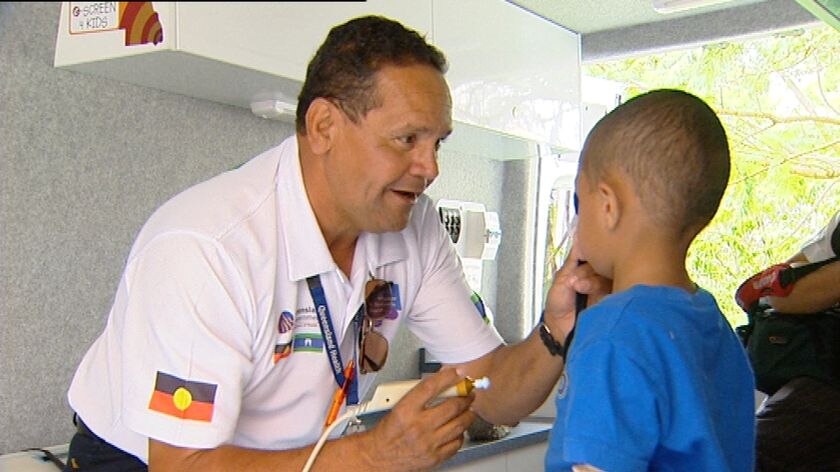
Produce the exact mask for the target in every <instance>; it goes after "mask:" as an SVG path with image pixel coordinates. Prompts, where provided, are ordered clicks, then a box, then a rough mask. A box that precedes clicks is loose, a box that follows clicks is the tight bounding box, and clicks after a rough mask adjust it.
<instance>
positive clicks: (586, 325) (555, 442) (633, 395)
mask: <svg viewBox="0 0 840 472" xmlns="http://www.w3.org/2000/svg"><path fill="white" fill-rule="evenodd" d="M729 166H730V163H729V148H728V144H727V139H726V134H725V131H724V129H723V127H722V126H721V123H720V121H719V120H718V118H717V116H716V115H715V113H714V112H713V111H712V109H711V108H709V107H708V105H706V104H705V103H704V102H703V101H702V100H700V99H699V98H697V97H695V96H694V95H691V94H688V93H686V92H683V91H678V90H654V91H651V92H648V93H645V94H642V95H640V96H638V97H635V98H633V99H631V100H629V101H627V102H626V103H624V104H622V105H620V106H619V107H617V108H616V109H615V110H613V111H612V112H610V113H609V114H607V115H606V116H605V117H604V118H602V119H601V120H600V121H599V122H598V123H597V124H596V126H595V127H594V128H593V130H592V131H591V132H590V134H589V136H588V137H587V139H586V142H585V144H584V148H583V151H582V153H581V158H580V164H579V168H578V175H577V179H576V192H577V197H578V198H579V214H578V227H577V228H578V229H577V235H576V241H575V245H576V250H577V251H578V254H577V257H579V258H580V259H582V260H584V261H587V262H588V263H589V264H591V265H592V267H593V268H594V270H595V272H596V273H598V274H600V275H602V276H604V277H606V278H608V279H612V281H613V286H612V289H613V292H612V294H611V295H609V296H607V297H606V298H604V299H603V300H601V301H600V302H599V303H598V304H595V305H591V306H590V307H589V308H587V309H585V310H583V311H582V312H581V313H580V317H579V319H578V323H577V327H576V328H575V335H574V340H573V342H572V343H571V346H570V349H569V353H568V359H567V362H566V369H565V371H564V373H563V375H562V378H561V379H560V386H559V388H558V391H557V394H556V405H557V418H556V421H555V423H554V427H553V429H552V431H551V434H550V439H549V447H548V451H547V454H546V459H545V468H546V470H548V471H559V470H606V471H610V472H620V471H640V470H675V471H677V470H678V471H744V472H746V471H751V470H752V468H753V457H752V454H751V453H750V451H752V448H753V444H754V439H755V433H754V431H755V427H754V416H753V414H754V413H753V412H754V396H753V390H754V383H753V376H752V371H751V369H750V365H749V361H748V359H747V356H746V353H745V352H744V349H743V347H742V346H741V343H740V341H739V339H738V338H737V336H736V335H735V333H734V331H733V329H732V327H731V326H730V325H729V323H728V322H727V320H726V318H724V316H723V314H722V313H721V311H720V309H719V308H718V305H717V302H716V301H715V299H714V297H713V296H712V295H711V294H710V293H709V292H707V291H705V290H704V289H702V288H700V287H698V286H697V285H696V284H695V283H694V282H693V281H692V280H691V278H690V276H689V274H688V273H687V270H686V265H685V264H686V263H685V259H686V252H687V250H688V247H689V245H690V244H691V242H692V241H693V240H694V238H695V237H696V236H697V234H698V233H699V232H700V231H701V230H702V229H703V228H704V227H705V226H706V225H707V224H708V223H709V221H710V220H711V219H712V217H713V216H714V215H715V213H716V211H717V208H718V205H719V203H720V200H721V198H722V196H723V193H724V190H725V189H726V184H727V180H728V177H729Z"/></svg>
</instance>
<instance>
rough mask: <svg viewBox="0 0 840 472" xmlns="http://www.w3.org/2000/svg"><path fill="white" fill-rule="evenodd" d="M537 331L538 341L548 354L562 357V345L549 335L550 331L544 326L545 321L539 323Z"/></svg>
mask: <svg viewBox="0 0 840 472" xmlns="http://www.w3.org/2000/svg"><path fill="white" fill-rule="evenodd" d="M539 330H540V339H542V342H543V344H545V347H546V348H547V349H548V352H549V354H551V355H552V356H562V355H563V351H564V350H565V349H564V348H563V345H562V344H561V343H559V342H557V340H556V339H554V336H552V335H551V330H550V329H548V326H546V324H545V321H541V322H540V327H539Z"/></svg>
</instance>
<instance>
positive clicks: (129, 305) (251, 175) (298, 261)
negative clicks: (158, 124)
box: [67, 16, 609, 472]
mask: <svg viewBox="0 0 840 472" xmlns="http://www.w3.org/2000/svg"><path fill="white" fill-rule="evenodd" d="M445 70H446V60H445V58H444V55H443V54H442V53H441V52H440V51H439V50H437V49H436V48H434V47H433V46H431V45H429V44H428V43H426V41H425V40H424V39H423V38H422V37H421V36H420V35H418V34H417V33H416V32H414V31H411V30H408V29H406V28H405V27H403V26H402V25H401V24H399V23H397V22H395V21H392V20H389V19H387V18H383V17H375V16H370V17H362V18H356V19H353V20H351V21H348V22H347V23H345V24H342V25H339V26H336V27H335V28H333V29H332V30H331V31H330V32H329V35H328V36H327V38H326V40H325V42H324V43H323V44H322V45H321V46H320V48H319V49H318V51H317V53H316V54H315V56H314V57H313V59H312V61H311V62H310V64H309V66H308V69H307V74H306V80H305V83H304V84H303V89H302V91H301V93H300V96H299V100H298V108H297V120H296V133H295V135H294V136H292V137H289V138H288V139H286V140H285V141H283V142H282V143H281V144H280V145H278V146H277V147H275V148H273V149H269V150H268V151H266V152H264V153H263V154H261V155H259V156H256V157H254V158H253V159H251V160H250V161H249V162H247V163H246V164H244V165H243V166H241V167H239V168H237V169H235V170H232V171H230V172H226V173H224V174H221V175H219V176H217V177H215V178H212V179H210V180H208V181H206V182H203V183H200V184H198V185H196V186H194V187H192V188H190V189H188V190H186V191H184V192H182V193H181V194H179V195H177V196H175V197H174V198H172V199H171V200H170V201H168V202H166V203H165V204H163V205H162V206H161V207H160V208H159V209H157V210H156V211H155V213H154V214H153V215H152V216H151V218H150V219H149V220H148V221H147V222H146V224H145V225H144V227H143V228H142V230H141V231H140V233H139V234H138V236H137V239H136V241H135V242H134V245H133V247H132V250H131V252H130V254H129V256H128V260H127V264H126V267H125V271H124V273H123V275H122V278H121V280H120V284H119V287H118V289H117V293H116V297H115V301H114V304H113V307H112V309H111V312H110V314H109V318H108V322H107V326H106V327H105V330H104V332H103V333H102V334H101V336H100V337H99V338H98V339H97V340H96V341H95V342H94V343H93V345H92V346H91V348H90V349H89V351H88V352H87V353H86V355H85V356H84V358H83V359H82V361H81V364H80V365H79V367H78V369H77V371H76V373H75V376H74V378H73V381H72V384H71V385H70V388H69V392H68V399H69V402H70V405H71V407H72V408H73V410H74V411H75V413H76V417H75V418H74V419H75V421H76V423H77V427H78V432H77V433H76V434H75V435H74V437H73V439H72V441H71V444H70V451H69V458H68V467H67V469H68V470H75V469H82V470H120V471H126V470H144V469H146V466H147V464H148V466H149V468H153V469H155V470H178V471H184V470H201V471H213V470H225V471H230V470H247V471H254V472H256V471H262V470H270V471H281V470H295V471H299V470H301V469H302V468H303V466H304V464H305V462H306V461H307V458H308V457H309V455H310V453H311V451H312V450H313V443H314V442H315V441H316V440H317V439H318V438H319V436H320V435H321V434H322V431H323V430H324V428H325V423H327V422H328V421H329V419H328V415H329V413H328V412H329V411H330V410H331V405H333V403H335V402H334V400H337V401H338V403H337V404H338V405H339V406H341V408H342V409H343V408H346V406H347V405H348V404H354V403H356V402H358V401H359V399H360V398H362V397H364V395H365V393H366V391H367V390H368V388H369V387H370V386H371V385H372V382H373V380H374V377H375V375H376V374H375V373H376V372H377V371H378V370H379V369H381V368H382V366H383V364H384V363H385V362H386V361H387V355H388V351H389V350H393V349H395V348H398V347H396V346H392V345H391V344H392V343H393V342H394V336H395V333H396V332H397V328H398V326H399V324H400V323H406V324H407V325H408V327H409V328H410V329H411V330H412V331H413V332H414V334H416V335H417V337H418V338H419V339H420V340H421V341H422V342H423V344H425V346H426V348H427V349H428V350H429V351H430V352H431V353H432V354H433V355H434V356H435V357H436V358H437V359H439V360H441V361H442V362H444V363H445V364H448V365H449V366H452V367H456V368H445V369H442V370H441V371H440V372H439V373H437V374H435V375H432V376H429V377H427V378H426V379H424V380H423V381H421V382H420V383H419V384H418V386H417V387H416V388H415V389H414V390H412V391H411V392H410V393H408V394H407V395H406V396H405V397H404V398H403V399H402V400H401V401H400V402H399V403H398V404H397V405H396V406H395V407H394V408H393V410H392V411H391V412H390V413H389V414H388V415H386V416H385V417H384V418H383V419H382V420H381V421H379V422H378V423H377V425H376V426H375V427H373V428H372V429H369V430H367V431H365V432H361V433H358V434H354V435H349V436H346V437H341V438H333V440H331V441H328V442H327V443H326V445H325V446H324V447H323V449H322V450H321V452H320V455H318V456H317V460H316V462H315V463H314V466H315V469H316V470H354V471H364V470H376V471H406V470H419V469H426V468H431V467H434V466H436V465H437V464H440V463H441V462H442V461H444V460H445V459H447V458H448V457H451V456H452V455H453V454H455V453H456V452H457V450H458V449H459V447H460V446H461V444H462V442H463V437H464V435H463V433H464V431H465V429H466V428H467V427H468V426H469V425H470V424H471V423H472V421H473V420H474V419H475V418H476V413H478V414H479V415H481V416H482V417H483V418H485V419H486V420H488V421H491V422H493V423H496V424H512V423H515V422H516V421H518V420H519V419H520V418H522V417H523V416H525V415H527V414H528V413H530V412H531V411H533V410H534V409H535V408H536V407H537V406H539V404H540V403H542V401H543V400H544V399H545V397H546V396H547V395H548V393H549V392H550V390H551V388H552V386H553V385H555V383H556V381H557V379H558V378H559V375H560V371H561V370H562V366H563V361H562V358H560V357H559V356H557V355H554V354H553V353H554V352H555V350H554V344H556V339H563V338H564V336H565V334H566V333H568V332H569V331H570V330H571V328H572V326H573V323H574V299H575V294H574V292H575V291H578V292H583V293H591V294H593V295H597V294H599V293H601V294H602V293H605V292H606V290H608V288H609V282H608V281H606V280H605V279H603V278H601V277H597V276H595V275H594V273H593V271H592V269H591V267H590V266H588V265H581V266H578V265H576V264H567V265H566V266H565V267H564V268H563V269H561V271H560V272H558V275H557V279H556V281H555V283H554V287H553V289H552V291H551V292H550V293H549V295H548V299H547V301H546V311H545V319H544V324H542V325H541V326H540V332H549V331H550V332H551V333H554V338H552V337H551V336H549V338H545V336H540V335H539V334H537V332H536V330H535V332H534V333H532V334H531V335H530V336H528V337H527V338H526V339H525V340H523V341H522V342H520V343H518V344H514V345H504V343H503V342H502V339H501V338H500V336H499V335H498V333H497V332H496V331H495V329H493V328H492V327H491V326H490V325H488V324H487V323H485V322H484V320H483V319H482V317H481V316H480V314H479V313H480V309H483V307H479V306H477V305H476V303H475V302H474V301H473V300H472V299H471V296H472V295H473V294H472V292H471V290H470V289H469V288H468V285H467V283H466V281H465V278H464V274H463V271H462V267H461V265H460V263H459V261H458V258H457V255H456V253H455V252H454V247H453V246H452V243H451V241H450V239H449V237H448V235H447V234H446V232H445V231H444V229H443V227H442V225H441V224H440V222H439V219H438V216H437V212H436V211H435V208H434V205H433V204H432V202H431V201H430V199H429V198H428V197H427V196H425V195H424V191H425V190H426V188H427V187H428V186H429V185H430V184H431V183H432V182H433V181H434V180H435V178H436V177H437V176H438V163H437V150H438V146H439V145H440V143H441V141H443V140H444V139H445V138H446V137H447V136H448V135H449V134H450V132H451V131H452V121H451V98H450V94H449V90H448V87H447V85H446V82H445V80H444V76H443V74H444V72H445ZM595 298H596V299H597V296H596V297H595ZM478 303H481V302H480V300H479V302H478ZM511 316H516V315H514V314H511ZM546 339H547V340H546ZM549 341H551V342H549ZM549 348H551V349H549ZM485 375H489V376H490V379H491V386H490V388H489V389H488V390H486V391H483V392H481V393H478V394H475V395H471V396H468V397H463V398H450V399H447V400H445V401H443V402H440V403H437V402H434V403H433V404H430V401H431V400H432V399H434V398H435V397H436V396H437V395H438V394H439V393H440V392H442V391H443V390H445V389H446V388H448V387H450V386H452V385H454V384H456V383H457V382H458V381H459V380H461V379H463V378H464V377H465V376H471V377H474V378H479V377H482V376H485Z"/></svg>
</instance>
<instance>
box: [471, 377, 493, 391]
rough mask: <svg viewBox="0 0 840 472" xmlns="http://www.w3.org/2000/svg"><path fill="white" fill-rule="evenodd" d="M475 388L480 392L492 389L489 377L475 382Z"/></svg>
mask: <svg viewBox="0 0 840 472" xmlns="http://www.w3.org/2000/svg"><path fill="white" fill-rule="evenodd" d="M473 388H477V389H479V390H487V389H488V388H490V379H489V378H487V377H482V378H480V379H475V380H473Z"/></svg>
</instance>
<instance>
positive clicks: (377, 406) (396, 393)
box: [302, 377, 490, 472]
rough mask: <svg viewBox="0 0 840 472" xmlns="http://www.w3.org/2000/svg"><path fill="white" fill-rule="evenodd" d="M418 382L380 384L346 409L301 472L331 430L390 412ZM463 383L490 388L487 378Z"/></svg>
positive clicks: (327, 432)
mask: <svg viewBox="0 0 840 472" xmlns="http://www.w3.org/2000/svg"><path fill="white" fill-rule="evenodd" d="M418 382H420V381H419V380H397V381H393V382H386V383H383V384H380V385H379V386H377V387H376V391H374V393H373V397H372V398H371V399H370V400H369V401H366V402H364V403H360V404H359V405H355V406H351V407H348V408H347V410H346V411H345V412H344V414H342V415H341V416H339V417H338V418H336V420H335V421H333V422H332V424H330V425H329V427H327V428H326V429H325V430H324V432H323V433H321V437H320V438H318V442H317V443H315V447H313V448H312V452H311V453H309V459H308V460H307V461H306V465H304V466H303V471H302V472H309V469H311V468H312V464H314V463H315V458H316V457H318V453H319V452H321V448H322V447H324V443H326V442H327V437H328V436H329V435H330V433H331V432H332V430H333V429H335V427H336V426H338V425H340V424H342V423H344V421H345V420H347V419H348V418H351V417H353V416H358V415H363V414H365V413H374V412H377V411H384V410H390V409H391V408H393V407H394V405H396V404H397V402H399V401H400V399H402V397H403V396H405V394H407V393H408V392H409V391H411V389H412V388H414V386H415V385H417V383H418ZM461 382H462V383H463V382H470V383H471V384H472V385H473V387H474V388H477V389H480V390H485V389H488V388H490V379H488V378H487V377H482V378H480V379H476V380H472V379H469V378H467V379H465V380H462V381H461ZM468 393H469V391H466V392H463V393H461V392H459V389H458V388H457V387H451V388H449V389H447V390H445V391H444V392H441V394H440V395H439V396H438V398H445V397H456V396H459V395H460V396H463V395H467V394H468Z"/></svg>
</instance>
